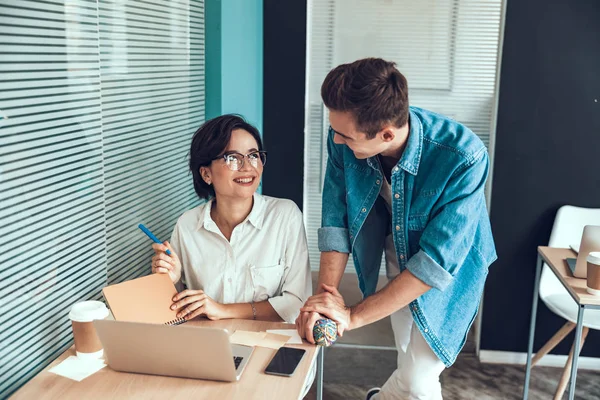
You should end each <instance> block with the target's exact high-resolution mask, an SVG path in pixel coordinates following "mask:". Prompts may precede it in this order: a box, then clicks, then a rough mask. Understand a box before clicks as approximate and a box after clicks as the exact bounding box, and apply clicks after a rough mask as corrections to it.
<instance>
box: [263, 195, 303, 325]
mask: <svg viewBox="0 0 600 400" xmlns="http://www.w3.org/2000/svg"><path fill="white" fill-rule="evenodd" d="M285 224H286V231H287V238H286V245H285V246H286V248H285V271H284V274H283V285H282V288H281V294H280V295H279V296H274V297H271V298H270V299H268V302H269V303H270V305H271V306H272V307H273V309H274V310H275V312H277V314H278V315H279V316H280V317H281V319H283V320H284V321H286V322H289V323H293V322H294V320H295V319H296V317H297V316H298V314H299V313H300V307H302V305H303V304H304V302H305V301H306V300H307V299H308V297H309V296H310V295H311V294H312V278H311V271H310V263H309V260H308V244H307V241H306V231H305V230H304V222H303V220H302V212H301V211H300V209H299V208H298V207H297V206H296V205H295V204H292V206H291V207H290V215H289V217H288V218H285Z"/></svg>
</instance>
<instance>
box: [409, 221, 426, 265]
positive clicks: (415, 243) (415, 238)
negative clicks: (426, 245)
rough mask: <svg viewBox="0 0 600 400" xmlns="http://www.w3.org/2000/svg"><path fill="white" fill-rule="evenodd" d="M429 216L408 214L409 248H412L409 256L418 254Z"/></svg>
mask: <svg viewBox="0 0 600 400" xmlns="http://www.w3.org/2000/svg"><path fill="white" fill-rule="evenodd" d="M428 220H429V216H427V215H423V214H420V215H409V216H408V226H407V228H408V249H409V250H410V254H409V255H408V256H409V258H410V257H412V256H413V255H414V254H416V253H417V252H418V251H419V249H420V246H419V242H420V241H421V236H422V235H423V230H424V229H425V227H426V226H427V222H428Z"/></svg>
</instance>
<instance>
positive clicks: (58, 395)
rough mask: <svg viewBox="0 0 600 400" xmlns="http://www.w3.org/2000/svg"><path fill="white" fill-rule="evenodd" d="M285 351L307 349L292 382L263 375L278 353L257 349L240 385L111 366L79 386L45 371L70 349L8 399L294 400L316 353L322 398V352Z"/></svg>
mask: <svg viewBox="0 0 600 400" xmlns="http://www.w3.org/2000/svg"><path fill="white" fill-rule="evenodd" d="M187 324H190V325H197V326H209V327H218V328H226V329H228V330H229V331H230V332H234V331H235V330H237V329H241V330H248V331H265V330H267V329H294V328H295V327H294V325H291V324H285V323H279V322H266V321H252V320H223V321H208V320H194V321H190V322H187V323H186V325H187ZM287 346H289V347H296V348H302V349H305V350H306V353H305V355H304V358H303V359H302V361H301V362H300V365H298V367H297V369H296V371H295V373H294V375H293V376H292V377H290V378H288V377H281V376H275V375H268V374H265V373H264V370H265V368H266V366H267V365H268V363H269V361H270V360H271V358H272V357H273V355H274V354H275V352H276V350H273V349H268V348H264V347H257V348H255V349H254V352H253V354H252V357H251V358H250V362H249V363H248V365H247V366H246V369H245V370H244V373H243V374H242V377H241V379H240V380H239V381H238V382H217V381H206V380H197V379H185V378H173V377H166V376H156V375H144V374H132V373H125V372H116V371H113V370H112V369H111V368H110V367H109V366H106V367H104V368H103V369H101V370H100V371H99V372H97V373H95V374H94V375H92V376H90V377H88V378H86V379H84V380H82V381H81V382H76V381H73V380H71V379H67V378H64V377H62V376H58V375H56V374H53V373H50V372H48V369H50V368H52V367H53V366H55V365H57V364H58V363H60V362H61V361H63V360H64V359H65V358H67V357H69V356H71V355H75V350H74V349H73V348H70V349H69V350H67V351H66V352H64V353H63V354H62V355H61V356H60V357H58V358H57V359H56V360H55V361H54V362H52V364H50V365H49V366H48V367H46V368H45V369H44V370H43V371H41V372H40V373H39V374H37V375H36V376H35V377H34V378H33V379H31V380H30V381H29V382H28V383H27V384H25V385H24V386H23V387H22V388H21V389H19V390H18V391H17V392H16V393H15V394H14V395H13V396H12V397H11V399H14V400H19V399H28V400H29V399H161V400H164V399H261V400H264V399H278V400H279V399H298V398H300V396H302V394H303V390H304V387H305V385H306V384H307V383H308V380H309V379H310V378H311V375H310V374H309V373H310V372H311V367H312V365H313V363H314V361H315V359H316V358H317V354H319V363H318V367H319V371H317V396H318V397H319V398H320V397H321V393H322V356H321V354H322V352H320V351H319V349H320V348H319V347H317V346H314V345H311V344H309V343H308V342H304V344H301V345H294V344H292V345H287Z"/></svg>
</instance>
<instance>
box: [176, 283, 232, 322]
mask: <svg viewBox="0 0 600 400" xmlns="http://www.w3.org/2000/svg"><path fill="white" fill-rule="evenodd" d="M171 309H172V310H179V311H178V312H177V318H185V320H186V321H188V320H190V319H192V318H195V317H197V316H198V315H204V316H206V318H208V319H210V320H213V321H214V320H218V319H223V318H227V315H226V312H225V311H226V306H225V305H224V304H220V303H217V302H216V301H214V300H213V299H211V298H210V297H208V295H206V294H205V293H204V291H202V290H189V289H187V290H184V291H183V292H181V293H177V294H176V295H175V297H173V305H172V306H171Z"/></svg>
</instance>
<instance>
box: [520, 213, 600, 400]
mask: <svg viewBox="0 0 600 400" xmlns="http://www.w3.org/2000/svg"><path fill="white" fill-rule="evenodd" d="M585 225H600V208H580V207H574V206H563V207H561V208H560V209H559V210H558V212H557V213H556V218H555V220H554V225H553V226H552V233H551V235H550V242H549V243H548V246H550V247H562V248H568V247H569V245H571V244H577V245H579V242H580V241H581V236H582V235H583V227H584V226H585ZM540 299H541V300H542V301H543V302H544V304H546V306H547V307H548V308H549V309H550V310H551V311H552V312H554V313H555V314H556V315H559V316H561V317H562V318H564V319H566V320H567V323H566V324H565V325H564V326H563V327H562V328H561V329H559V330H558V332H556V333H555V334H554V336H552V338H550V340H548V342H547V343H546V344H545V345H544V346H542V348H541V349H540V350H539V351H538V352H537V353H536V354H535V357H533V359H532V362H531V366H532V367H533V366H534V365H535V364H536V363H537V362H538V361H539V360H540V359H541V358H542V357H543V356H544V355H546V354H548V352H550V351H551V350H552V349H553V348H554V347H556V345H557V344H559V343H560V342H561V341H562V340H563V339H564V338H565V336H567V335H568V334H569V332H571V331H572V330H573V329H574V328H575V324H576V322H577V311H578V309H577V304H576V303H575V301H573V299H572V298H571V296H570V295H569V293H567V290H566V289H565V288H564V286H563V285H562V284H561V283H560V282H559V280H558V278H557V277H556V276H555V275H554V273H553V272H552V271H551V270H550V267H548V265H547V264H544V266H543V268H542V276H541V279H540ZM590 328H591V329H597V330H600V310H586V311H585V313H584V315H583V330H582V333H581V345H580V349H581V348H582V347H583V343H584V341H585V338H586V336H587V334H588V332H589V329H590ZM572 361H573V346H571V352H570V353H569V358H568V359H567V363H566V365H565V369H564V370H563V374H562V377H561V379H560V382H559V384H558V387H557V388H556V393H555V395H554V399H555V400H559V399H561V398H562V396H563V393H564V392H565V389H566V387H567V383H568V381H569V376H570V373H571V366H572Z"/></svg>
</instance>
